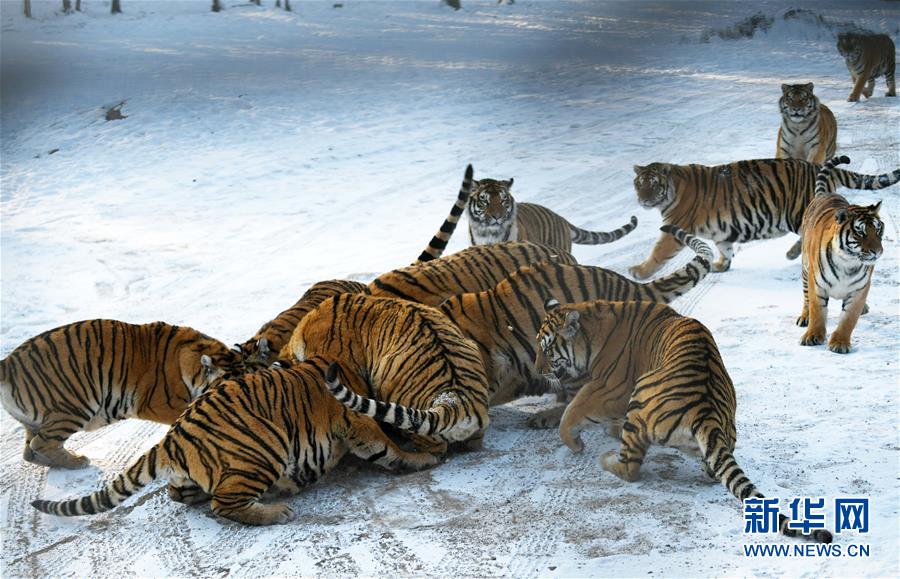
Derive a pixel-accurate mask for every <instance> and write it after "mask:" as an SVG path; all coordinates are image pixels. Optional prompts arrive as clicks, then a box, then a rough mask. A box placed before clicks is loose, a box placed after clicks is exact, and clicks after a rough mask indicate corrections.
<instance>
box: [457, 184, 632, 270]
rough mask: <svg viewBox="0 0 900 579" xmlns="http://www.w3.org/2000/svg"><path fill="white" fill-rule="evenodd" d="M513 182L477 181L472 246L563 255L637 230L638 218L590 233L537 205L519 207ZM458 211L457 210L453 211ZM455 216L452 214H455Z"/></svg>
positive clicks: (471, 202)
mask: <svg viewBox="0 0 900 579" xmlns="http://www.w3.org/2000/svg"><path fill="white" fill-rule="evenodd" d="M512 185H513V179H509V180H506V181H500V180H496V179H480V180H478V181H475V183H474V189H473V191H472V194H471V195H470V196H469V202H468V205H467V206H466V207H467V214H468V216H469V239H470V241H471V242H472V245H488V244H492V243H502V242H504V241H531V242H533V243H539V244H541V245H546V246H549V247H555V248H557V249H560V250H562V251H566V252H570V251H572V244H573V243H576V244H578V245H598V244H602V243H612V242H613V241H617V240H619V239H621V238H622V237H624V236H625V235H627V234H628V233H630V232H631V231H633V230H634V228H635V227H636V226H637V217H635V216H633V215H632V216H631V221H630V222H629V223H626V224H625V225H623V226H622V227H619V228H618V229H615V230H613V231H609V232H606V231H587V230H585V229H581V228H579V227H575V226H574V225H572V224H571V223H569V222H568V221H566V219H565V218H563V217H562V216H561V215H559V214H557V213H555V212H554V211H551V210H550V209H547V208H546V207H544V206H542V205H537V204H535V203H517V202H516V200H515V199H514V198H513V196H512V193H511V192H510V189H512ZM456 208H457V206H456V205H454V207H453V211H455V210H456ZM451 215H452V211H451Z"/></svg>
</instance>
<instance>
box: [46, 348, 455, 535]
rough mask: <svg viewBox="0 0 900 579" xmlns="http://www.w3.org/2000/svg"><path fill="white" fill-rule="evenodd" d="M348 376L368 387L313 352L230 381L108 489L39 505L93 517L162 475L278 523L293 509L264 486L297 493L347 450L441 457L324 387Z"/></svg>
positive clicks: (230, 512)
mask: <svg viewBox="0 0 900 579" xmlns="http://www.w3.org/2000/svg"><path fill="white" fill-rule="evenodd" d="M326 380H327V381H328V382H327V384H326ZM342 381H343V382H344V383H346V384H348V385H351V387H352V388H355V389H364V388H365V384H364V383H361V382H359V379H358V378H357V377H356V376H355V375H354V374H353V373H352V372H347V371H346V369H344V368H341V367H339V366H338V365H337V364H334V363H332V362H330V361H329V360H326V359H324V358H320V357H314V358H311V359H310V360H307V361H305V362H301V363H299V364H295V365H293V366H289V367H286V368H272V369H270V370H263V371H261V372H257V373H254V374H247V375H245V376H243V377H241V378H239V379H237V380H234V381H227V382H224V383H222V384H221V385H220V386H218V387H217V388H214V389H211V390H210V391H209V392H207V393H206V394H205V395H204V396H201V397H200V398H199V399H198V400H197V401H196V402H194V404H192V405H191V406H190V408H188V410H187V411H186V412H185V413H184V414H183V415H182V416H181V417H180V418H179V419H178V421H177V422H175V424H174V425H173V426H172V428H171V429H169V431H168V432H167V433H166V435H165V437H164V438H163V439H162V440H161V441H160V442H159V443H158V444H156V445H155V446H154V447H153V448H151V449H150V450H149V451H148V452H147V453H145V454H144V455H143V456H141V457H140V458H139V459H138V460H137V461H136V462H134V463H133V464H132V465H131V466H130V467H128V469H127V470H125V472H123V473H121V474H120V475H119V476H117V477H116V478H115V479H113V481H112V482H111V483H110V484H109V485H107V486H106V487H105V488H104V489H102V490H100V491H97V492H95V493H93V494H91V495H88V496H86V497H82V498H79V499H74V500H69V501H61V502H52V501H43V500H40V501H34V502H32V503H31V504H32V505H33V506H34V507H35V508H36V509H38V510H39V511H41V512H44V513H48V514H53V515H59V516H67V517H70V516H76V515H93V514H96V513H101V512H104V511H108V510H110V509H113V508H115V507H116V506H117V505H119V504H121V503H122V502H123V501H125V500H126V499H127V498H128V497H130V496H131V495H133V494H134V493H135V492H137V491H138V490H140V489H141V488H143V487H144V486H146V485H148V484H149V483H151V482H152V481H154V480H156V479H160V478H163V479H167V480H168V481H169V486H168V492H169V497H171V498H172V499H173V500H175V501H178V502H181V503H185V504H188V505H194V504H199V503H202V502H206V501H210V500H211V501H212V502H211V505H210V506H211V507H212V511H213V512H214V513H216V514H217V515H219V516H222V517H225V518H227V519H232V520H234V521H238V522H241V523H245V524H248V525H272V524H279V523H286V522H288V521H290V520H292V519H293V518H294V511H293V509H291V507H290V506H288V505H287V504H285V503H263V502H261V501H260V498H262V497H263V495H264V494H265V493H267V492H275V493H278V494H289V493H291V494H292V493H296V492H298V491H299V490H300V489H301V488H302V487H304V486H306V485H309V484H312V483H313V482H315V481H316V480H317V479H319V478H320V477H321V476H322V475H324V474H325V473H326V472H328V471H329V470H331V469H332V468H333V467H334V466H335V465H337V463H338V462H339V461H340V460H341V458H342V457H343V456H344V455H345V454H347V453H348V452H350V453H352V454H354V455H356V456H358V457H360V458H362V459H364V460H367V461H369V462H374V463H376V464H378V465H380V466H382V467H384V468H387V469H391V470H418V469H422V468H426V467H429V466H432V465H434V464H435V463H437V459H436V458H435V457H434V456H433V455H431V454H428V453H422V452H405V451H403V450H401V449H400V448H398V447H397V445H396V444H395V443H394V442H392V441H391V440H390V439H389V438H388V437H387V436H386V435H385V434H384V432H382V430H381V428H379V426H378V424H376V423H375V422H374V421H373V420H372V419H371V418H369V417H367V416H363V415H361V414H358V413H356V412H352V411H350V410H348V409H346V408H345V407H344V406H343V405H341V404H340V403H338V402H337V401H336V400H335V399H334V396H333V395H332V394H331V393H330V392H329V390H328V389H327V388H326V385H327V386H328V387H329V388H335V389H337V388H339V387H340V386H341V382H342Z"/></svg>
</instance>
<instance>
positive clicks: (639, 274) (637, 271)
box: [628, 264, 652, 280]
mask: <svg viewBox="0 0 900 579" xmlns="http://www.w3.org/2000/svg"><path fill="white" fill-rule="evenodd" d="M648 269H649V268H646V267H644V266H643V265H642V264H641V265H632V266H631V267H629V268H628V274H629V275H630V276H631V277H633V278H634V279H637V280H641V279H647V278H648V277H650V276H651V275H652V272H651V271H648Z"/></svg>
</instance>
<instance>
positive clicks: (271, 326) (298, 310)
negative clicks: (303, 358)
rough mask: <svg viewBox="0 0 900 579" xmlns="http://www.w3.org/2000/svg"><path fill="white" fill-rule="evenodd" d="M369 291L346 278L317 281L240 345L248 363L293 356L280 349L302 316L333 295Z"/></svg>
mask: <svg viewBox="0 0 900 579" xmlns="http://www.w3.org/2000/svg"><path fill="white" fill-rule="evenodd" d="M367 291H368V289H367V288H366V284H363V283H360V282H358V281H351V280H346V279H330V280H326V281H320V282H316V283H314V284H313V285H312V286H310V288H309V289H308V290H306V291H305V292H304V293H303V295H302V296H300V299H299V300H297V302H296V303H295V304H294V305H292V306H291V307H290V308H288V309H286V310H284V311H283V312H281V313H280V314H278V315H277V316H275V318H274V319H273V320H271V321H269V322H266V323H265V324H263V326H262V327H261V328H260V329H259V330H257V332H256V334H254V335H253V337H252V338H250V339H249V340H247V341H246V342H244V343H243V344H239V345H238V347H239V348H240V349H241V353H242V355H243V357H244V361H245V363H246V364H247V365H248V366H251V367H263V368H268V367H269V366H270V365H271V364H272V363H273V362H275V360H276V359H278V358H290V354H289V353H288V352H282V351H281V350H282V349H283V348H284V347H285V346H286V345H287V343H288V340H290V338H291V334H292V333H294V329H295V328H296V327H297V324H299V323H300V320H302V319H303V316H305V315H306V314H308V313H309V312H310V311H312V310H314V309H315V308H316V307H317V306H318V305H319V304H320V303H322V302H323V301H325V300H326V299H328V298H330V297H332V296H336V295H338V294H342V293H365V292H367Z"/></svg>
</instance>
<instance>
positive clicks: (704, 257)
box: [646, 225, 713, 304]
mask: <svg viewBox="0 0 900 579" xmlns="http://www.w3.org/2000/svg"><path fill="white" fill-rule="evenodd" d="M659 229H660V231H664V232H666V233H670V234H672V235H673V236H675V239H677V240H678V241H679V242H680V243H682V244H684V245H686V246H688V247H690V248H691V249H692V250H693V251H694V253H696V254H697V256H696V257H695V258H694V259H692V260H691V261H689V262H687V263H686V264H685V265H684V267H682V268H680V269H678V270H676V271H674V272H672V273H670V274H669V275H666V276H663V277H661V278H659V279H656V280H653V281H651V282H650V283H648V284H646V286H647V287H648V288H649V289H650V290H651V291H652V292H653V293H654V294H655V297H654V299H655V300H656V301H659V302H662V303H666V304H667V303H669V302H671V301H672V300H674V299H675V298H677V297H679V296H682V295H684V294H686V293H687V292H689V291H691V290H692V289H694V288H695V287H697V286H698V285H699V284H700V282H701V281H702V280H703V278H705V277H706V276H707V274H708V273H709V272H710V271H711V270H712V266H711V265H710V264H711V263H712V261H713V250H712V248H711V247H710V246H709V245H708V244H707V243H706V242H704V241H701V240H700V239H699V238H697V237H695V236H693V235H691V234H690V233H688V232H687V231H685V230H684V229H682V228H680V227H678V226H675V225H663V226H662V227H660V228H659Z"/></svg>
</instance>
